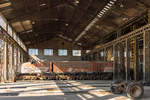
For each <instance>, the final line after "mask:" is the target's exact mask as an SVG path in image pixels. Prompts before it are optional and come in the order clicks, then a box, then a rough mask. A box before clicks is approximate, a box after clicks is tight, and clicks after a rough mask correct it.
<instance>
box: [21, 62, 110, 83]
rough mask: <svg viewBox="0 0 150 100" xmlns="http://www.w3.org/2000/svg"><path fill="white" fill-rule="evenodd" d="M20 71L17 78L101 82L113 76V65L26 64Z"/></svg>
mask: <svg viewBox="0 0 150 100" xmlns="http://www.w3.org/2000/svg"><path fill="white" fill-rule="evenodd" d="M39 63H40V64H39ZM39 65H42V66H39ZM21 69H22V70H21V72H20V73H19V77H20V76H22V78H23V76H29V77H30V76H34V78H32V79H37V76H38V77H42V78H41V79H56V80H100V79H101V80H103V79H112V76H113V63H112V62H100V61H96V62H91V61H54V62H35V64H31V63H29V62H28V64H27V65H22V66H21ZM23 79H25V78H23Z"/></svg>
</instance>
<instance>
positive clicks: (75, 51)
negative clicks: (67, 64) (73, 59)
mask: <svg viewBox="0 0 150 100" xmlns="http://www.w3.org/2000/svg"><path fill="white" fill-rule="evenodd" d="M72 56H79V57H80V56H81V50H72Z"/></svg>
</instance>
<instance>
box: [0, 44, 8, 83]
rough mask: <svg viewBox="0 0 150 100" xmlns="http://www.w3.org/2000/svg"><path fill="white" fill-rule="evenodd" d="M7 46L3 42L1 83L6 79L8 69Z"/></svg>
mask: <svg viewBox="0 0 150 100" xmlns="http://www.w3.org/2000/svg"><path fill="white" fill-rule="evenodd" d="M7 59H8V44H7V42H4V56H3V65H2V77H1V82H2V83H4V82H6V81H7V79H8V76H7V75H8V74H7V68H8V61H7Z"/></svg>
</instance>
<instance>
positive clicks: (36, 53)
mask: <svg viewBox="0 0 150 100" xmlns="http://www.w3.org/2000/svg"><path fill="white" fill-rule="evenodd" d="M28 53H29V55H38V49H36V48H30V49H29V50H28Z"/></svg>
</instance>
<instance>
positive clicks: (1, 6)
mask: <svg viewBox="0 0 150 100" xmlns="http://www.w3.org/2000/svg"><path fill="white" fill-rule="evenodd" d="M10 5H11V2H8V3H2V4H0V9H1V8H5V7H9V6H10Z"/></svg>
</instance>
